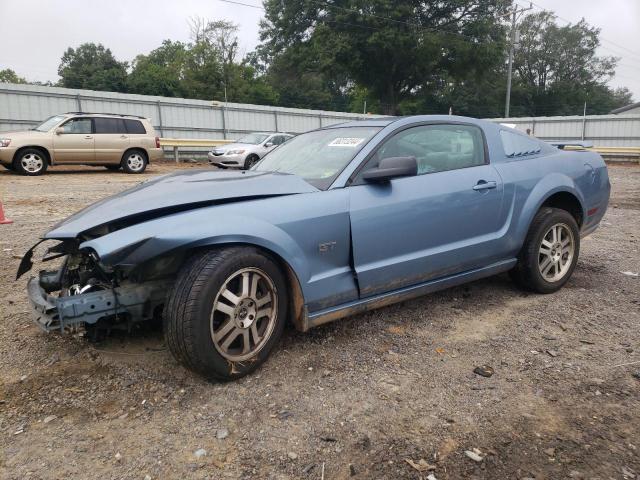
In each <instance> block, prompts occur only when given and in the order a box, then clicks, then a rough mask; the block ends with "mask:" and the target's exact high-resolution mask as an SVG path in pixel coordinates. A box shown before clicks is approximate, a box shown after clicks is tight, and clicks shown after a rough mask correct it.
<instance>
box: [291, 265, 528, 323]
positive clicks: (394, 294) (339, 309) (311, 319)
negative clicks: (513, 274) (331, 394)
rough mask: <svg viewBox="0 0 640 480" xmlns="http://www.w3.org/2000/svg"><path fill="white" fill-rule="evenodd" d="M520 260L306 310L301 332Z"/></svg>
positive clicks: (507, 267) (481, 275)
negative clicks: (324, 307) (326, 306)
mask: <svg viewBox="0 0 640 480" xmlns="http://www.w3.org/2000/svg"><path fill="white" fill-rule="evenodd" d="M516 263H517V259H515V258H512V259H510V260H503V261H501V262H496V263H493V264H491V265H489V266H486V267H482V268H478V269H475V270H470V271H468V272H463V273H458V274H456V275H452V276H449V277H445V278H440V279H437V280H430V281H428V282H424V283H419V284H417V285H412V286H410V287H404V288H400V289H398V290H393V291H391V292H387V293H382V294H380V295H376V296H374V297H370V298H363V299H359V300H354V301H351V302H348V303H344V304H342V305H338V306H335V307H330V308H326V309H324V310H319V311H317V312H313V313H308V312H307V311H306V307H305V312H304V319H303V322H302V323H303V328H302V331H303V332H306V331H307V330H309V329H311V328H313V327H317V326H318V325H322V324H324V323H329V322H333V321H334V320H338V319H340V318H344V317H349V316H351V315H355V314H358V313H362V312H368V311H369V310H374V309H376V308H380V307H385V306H387V305H392V304H394V303H398V302H403V301H405V300H410V299H412V298H416V297H421V296H423V295H425V294H427V293H432V292H436V291H438V290H444V289H446V288H451V287H455V286H457V285H461V284H463V283H468V282H472V281H474V280H478V279H480V278H485V277H490V276H492V275H497V274H498V273H502V272H506V271H509V270H511V269H512V268H513V267H514V266H515V264H516Z"/></svg>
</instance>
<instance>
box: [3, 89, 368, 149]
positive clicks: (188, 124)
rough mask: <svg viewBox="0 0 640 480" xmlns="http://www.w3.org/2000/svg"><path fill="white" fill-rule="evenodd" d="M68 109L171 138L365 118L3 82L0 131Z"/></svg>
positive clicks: (295, 128) (295, 129)
mask: <svg viewBox="0 0 640 480" xmlns="http://www.w3.org/2000/svg"><path fill="white" fill-rule="evenodd" d="M64 112H98V113H119V114H129V115H141V116H144V117H147V118H150V119H151V121H152V123H153V125H154V127H155V128H156V130H157V132H158V133H159V134H160V136H162V137H165V138H204V139H210V138H223V139H236V138H239V137H241V136H242V135H244V134H245V133H248V132H255V131H265V132H288V133H301V132H306V131H308V130H313V129H316V128H319V127H324V126H327V125H331V124H334V123H340V122H345V121H350V120H357V119H362V118H372V117H377V115H363V114H355V113H342V112H329V111H323V110H302V109H296V108H282V107H269V106H261V105H248V104H242V103H224V102H213V101H205V100H189V99H185V98H169V97H156V96H149V95H132V94H125V93H113V92H97V91H93V90H75V89H69V88H58V87H44V86H39V85H17V84H11V83H0V131H7V130H18V129H25V128H30V127H32V126H35V125H37V124H38V123H40V122H41V121H42V120H44V119H46V118H48V117H50V116H52V115H56V114H59V113H64Z"/></svg>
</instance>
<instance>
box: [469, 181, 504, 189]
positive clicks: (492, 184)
mask: <svg viewBox="0 0 640 480" xmlns="http://www.w3.org/2000/svg"><path fill="white" fill-rule="evenodd" d="M497 186H498V184H497V183H496V182H494V181H490V182H487V181H486V180H478V183H476V184H475V186H474V187H473V189H474V190H475V191H476V192H479V191H482V190H490V189H492V188H496V187H497Z"/></svg>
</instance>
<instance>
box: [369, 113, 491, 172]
mask: <svg viewBox="0 0 640 480" xmlns="http://www.w3.org/2000/svg"><path fill="white" fill-rule="evenodd" d="M389 157H416V160H417V161H418V175H423V174H425V173H436V172H444V171H446V170H457V169H460V168H467V167H474V166H477V165H483V164H484V163H485V156H484V140H483V138H482V132H481V131H480V128H478V127H476V126H473V125H447V124H443V125H421V126H419V127H412V128H408V129H406V130H403V131H401V132H398V133H397V134H395V135H394V136H393V137H391V138H390V139H389V140H387V141H386V142H385V143H384V144H383V145H382V147H380V149H379V150H378V152H377V153H376V154H375V156H374V158H373V159H372V160H373V161H374V164H376V165H377V163H378V162H379V161H380V160H382V159H383V158H389Z"/></svg>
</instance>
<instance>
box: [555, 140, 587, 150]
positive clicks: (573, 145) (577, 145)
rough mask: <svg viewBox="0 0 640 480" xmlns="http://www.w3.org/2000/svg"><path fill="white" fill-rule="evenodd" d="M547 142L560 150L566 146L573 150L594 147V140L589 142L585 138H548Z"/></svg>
mask: <svg viewBox="0 0 640 480" xmlns="http://www.w3.org/2000/svg"><path fill="white" fill-rule="evenodd" d="M546 142H547V143H550V144H551V145H553V146H554V147H557V148H559V149H560V150H565V148H566V147H569V148H570V149H572V150H574V149H583V148H593V142H587V141H584V140H547V141H546Z"/></svg>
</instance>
